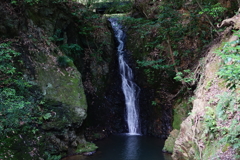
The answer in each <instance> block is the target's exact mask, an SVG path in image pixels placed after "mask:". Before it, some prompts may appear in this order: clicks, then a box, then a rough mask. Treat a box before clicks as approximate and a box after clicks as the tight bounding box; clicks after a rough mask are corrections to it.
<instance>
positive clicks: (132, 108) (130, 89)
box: [109, 18, 141, 135]
mask: <svg viewBox="0 0 240 160" xmlns="http://www.w3.org/2000/svg"><path fill="white" fill-rule="evenodd" d="M109 21H110V23H111V25H112V28H113V30H114V34H115V38H116V40H117V42H118V47H117V51H118V63H119V71H120V75H121V78H122V90H123V93H124V97H125V104H126V114H127V115H126V121H127V124H128V130H129V131H128V133H129V134H130V135H137V134H141V129H140V123H139V111H138V96H139V92H140V88H139V87H138V86H137V85H136V84H135V83H134V82H133V73H132V69H131V68H130V67H129V66H128V64H127V63H126V61H125V60H124V53H125V52H124V32H123V30H122V26H121V25H120V24H119V23H118V22H117V19H116V18H110V19H109Z"/></svg>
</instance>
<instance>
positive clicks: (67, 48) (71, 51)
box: [60, 44, 83, 56]
mask: <svg viewBox="0 0 240 160" xmlns="http://www.w3.org/2000/svg"><path fill="white" fill-rule="evenodd" d="M60 49H61V50H62V51H63V52H64V53H65V54H66V55H69V56H71V55H80V54H81V53H82V51H83V49H82V47H80V46H79V45H78V44H63V45H61V46H60Z"/></svg>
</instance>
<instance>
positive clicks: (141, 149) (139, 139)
mask: <svg viewBox="0 0 240 160" xmlns="http://www.w3.org/2000/svg"><path fill="white" fill-rule="evenodd" d="M96 145H97V146H98V147H99V149H98V150H97V152H96V153H95V154H93V155H92V156H82V155H77V156H71V157H68V158H65V159H64V160H172V158H171V156H170V155H169V154H165V153H162V148H163V145H164V141H163V140H162V139H159V138H155V137H147V136H132V135H126V134H125V135H124V134H122V135H112V136H110V137H109V138H107V139H104V140H101V141H98V142H96Z"/></svg>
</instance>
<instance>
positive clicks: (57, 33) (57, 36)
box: [49, 29, 64, 42]
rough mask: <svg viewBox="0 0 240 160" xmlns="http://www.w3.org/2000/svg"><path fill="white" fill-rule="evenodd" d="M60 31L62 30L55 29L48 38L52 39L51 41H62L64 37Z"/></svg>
mask: <svg viewBox="0 0 240 160" xmlns="http://www.w3.org/2000/svg"><path fill="white" fill-rule="evenodd" d="M61 33H62V30H61V29H57V30H56V31H55V34H54V35H53V36H52V37H49V40H50V41H53V42H61V41H63V40H64V38H62V37H61Z"/></svg>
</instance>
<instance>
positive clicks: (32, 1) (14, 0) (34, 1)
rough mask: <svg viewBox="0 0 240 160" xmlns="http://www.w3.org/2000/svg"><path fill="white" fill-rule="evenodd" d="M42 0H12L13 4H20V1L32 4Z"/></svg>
mask: <svg viewBox="0 0 240 160" xmlns="http://www.w3.org/2000/svg"><path fill="white" fill-rule="evenodd" d="M39 2H40V0H20V1H19V0H11V4H14V5H18V4H19V3H26V4H30V5H35V4H38V3H39Z"/></svg>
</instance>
